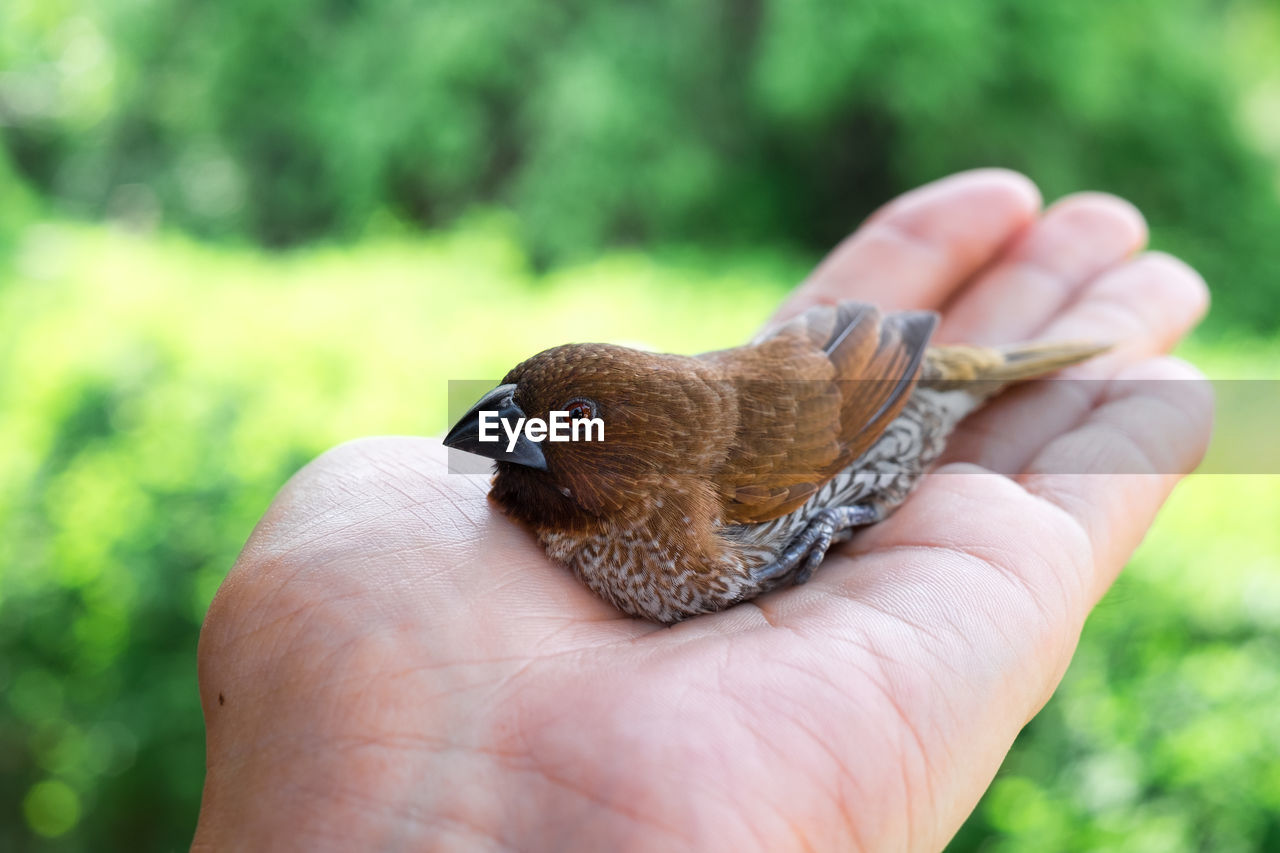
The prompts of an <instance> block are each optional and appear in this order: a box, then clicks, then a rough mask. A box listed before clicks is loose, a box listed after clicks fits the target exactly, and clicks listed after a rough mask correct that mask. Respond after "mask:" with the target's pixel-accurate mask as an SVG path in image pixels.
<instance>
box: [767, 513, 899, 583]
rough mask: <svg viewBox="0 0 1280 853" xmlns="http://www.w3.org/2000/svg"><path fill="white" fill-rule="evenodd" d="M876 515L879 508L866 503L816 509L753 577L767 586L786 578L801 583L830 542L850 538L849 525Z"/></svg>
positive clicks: (871, 519)
mask: <svg viewBox="0 0 1280 853" xmlns="http://www.w3.org/2000/svg"><path fill="white" fill-rule="evenodd" d="M880 518H881V513H880V510H879V509H877V508H876V507H874V506H871V505H868V504H853V505H852V506H836V507H829V508H827V509H824V510H819V511H818V512H817V513H815V514H814V516H813V518H812V519H811V520H810V521H809V523H808V525H806V526H805V528H804V530H802V531H800V533H799V534H798V535H797V536H796V537H795V538H794V539H792V540H791V543H790V544H789V545H787V547H786V549H785V550H784V551H783V552H782V553H781V554H779V555H778V559H776V560H774V561H773V562H772V563H769V564H767V565H764V566H761V567H760V568H758V569H756V570H755V572H754V573H753V574H754V580H755V581H756V582H757V583H759V584H768V585H769V586H771V587H776V586H781V585H782V584H783V583H787V582H790V583H793V584H802V583H804V582H805V581H807V580H809V578H810V577H812V576H813V572H814V570H815V569H817V568H818V566H819V565H820V564H821V563H822V560H823V558H825V557H826V556H827V551H828V550H829V549H830V548H831V546H832V545H837V544H839V543H841V542H844V541H846V540H848V539H850V538H851V537H852V536H853V528H855V527H861V526H862V525H865V524H873V523H875V522H877V521H879V520H880Z"/></svg>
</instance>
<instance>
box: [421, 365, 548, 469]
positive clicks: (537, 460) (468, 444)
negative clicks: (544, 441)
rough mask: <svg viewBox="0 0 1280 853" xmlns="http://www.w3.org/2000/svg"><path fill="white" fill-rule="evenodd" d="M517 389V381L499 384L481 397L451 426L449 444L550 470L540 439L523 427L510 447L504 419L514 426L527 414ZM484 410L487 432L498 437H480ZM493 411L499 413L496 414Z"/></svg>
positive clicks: (487, 456) (489, 456)
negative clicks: (526, 434) (481, 418)
mask: <svg viewBox="0 0 1280 853" xmlns="http://www.w3.org/2000/svg"><path fill="white" fill-rule="evenodd" d="M515 391H516V386H514V385H499V386H498V387H497V388H494V389H493V390H492V391H490V392H489V393H488V394H485V395H484V396H483V397H481V398H480V402H478V403H476V404H475V405H474V406H472V407H471V409H470V411H468V412H467V413H466V414H465V415H463V416H462V417H461V418H459V419H458V422H457V423H456V424H454V425H453V429H451V430H449V434H448V435H446V436H445V437H444V445H445V447H452V448H453V449H454V450H465V451H466V452H467V453H474V454H476V455H477V456H484V457H486V458H489V459H496V460H498V461H499V462H514V463H515V464H517V465H523V466H525V467H526V468H536V469H537V470H539V471H545V470H547V457H545V456H543V455H542V445H540V444H539V443H538V442H536V441H530V440H529V439H528V438H527V437H526V436H525V433H524V430H523V429H522V430H521V431H520V435H519V437H518V438H517V439H516V443H515V446H514V447H512V448H511V450H510V452H508V451H507V445H508V444H510V443H511V439H510V437H509V436H508V435H507V432H506V430H505V429H504V428H503V426H502V424H503V422H505V423H507V424H508V425H509V426H510V427H511V429H515V428H516V424H517V423H519V422H520V421H521V420H522V419H523V418H524V416H525V414H524V410H523V409H521V408H520V407H519V406H517V405H516V401H515V396H514V395H515ZM481 413H484V414H485V415H486V418H485V423H486V424H487V426H486V433H487V435H488V436H490V437H496V439H494V440H488V441H481V440H480V427H481V424H480V415H481ZM490 413H496V417H495V416H494V415H492V414H490ZM522 426H523V424H522Z"/></svg>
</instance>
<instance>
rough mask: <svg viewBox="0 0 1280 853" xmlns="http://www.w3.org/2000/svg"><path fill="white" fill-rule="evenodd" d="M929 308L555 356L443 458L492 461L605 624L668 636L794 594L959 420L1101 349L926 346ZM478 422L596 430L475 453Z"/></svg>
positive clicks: (843, 312)
mask: <svg viewBox="0 0 1280 853" xmlns="http://www.w3.org/2000/svg"><path fill="white" fill-rule="evenodd" d="M936 322H937V317H936V315H935V314H933V313H930V312H922V311H919V312H902V313H895V314H888V315H884V314H881V313H880V312H879V311H877V310H876V309H875V308H874V307H872V306H870V305H865V304H861V303H856V302H842V303H840V304H839V305H836V306H830V307H828V306H824V307H819V308H814V309H811V310H809V311H807V312H806V313H804V314H802V315H801V316H799V317H797V318H795V319H794V320H792V321H790V322H789V323H787V324H785V325H784V326H782V327H780V328H778V329H776V330H774V331H772V332H770V333H768V334H766V335H764V336H762V337H760V338H758V339H757V340H755V341H752V342H751V343H749V344H747V345H745V346H742V347H737V348H735V349H729V350H721V351H717V352H709V353H703V354H702V355H698V356H680V355H665V354H655V353H648V352H640V351H636V350H632V349H627V348H625V347H618V346H611V345H608V344H569V345H566V346H561V347H555V348H554V349H550V350H546V351H545V352H542V353H539V354H538V355H535V356H533V357H532V358H530V359H528V360H526V361H524V362H523V363H521V364H519V365H518V366H516V367H515V368H514V369H512V370H511V372H510V373H508V374H507V376H506V378H504V379H503V383H502V385H501V386H499V388H497V389H495V390H494V391H493V392H490V393H489V394H487V395H486V396H485V398H484V399H483V400H481V401H480V403H477V404H476V406H475V407H474V408H473V409H472V410H471V411H470V412H468V414H467V415H465V416H464V417H463V418H462V419H461V420H460V421H459V422H458V424H457V425H456V426H455V427H454V428H453V429H452V430H451V431H450V433H449V435H448V436H447V437H446V439H445V443H446V444H448V445H449V446H451V447H456V448H458V449H463V450H468V451H471V452H477V453H480V454H482V455H485V456H488V457H490V458H493V459H495V460H496V461H497V473H496V476H495V478H494V482H493V489H492V491H491V493H490V494H491V497H492V498H493V499H494V500H495V501H496V502H497V503H498V504H499V505H500V506H501V507H502V508H503V509H504V510H505V511H506V512H507V513H508V514H509V515H510V516H512V517H513V518H515V519H517V520H519V521H521V522H523V523H524V524H526V525H528V526H529V527H530V528H531V529H532V530H533V532H534V533H535V534H536V535H537V537H538V539H539V541H540V542H541V543H542V545H543V546H544V547H545V548H546V550H547V552H548V554H550V555H551V556H552V557H553V558H554V559H556V560H557V561H559V562H561V563H563V564H565V565H567V566H568V567H569V568H570V569H572V570H573V571H574V573H575V574H576V575H577V576H578V577H579V578H581V579H582V580H583V581H584V582H585V583H586V584H587V585H588V586H589V587H590V588H591V589H593V590H594V591H595V592H596V593H598V594H599V595H600V596H602V597H603V598H605V599H606V600H607V601H610V602H611V603H613V604H614V605H615V606H616V607H618V608H619V609H620V610H623V611H625V612H627V613H629V614H632V615H635V616H641V617H644V618H647V619H652V620H654V621H658V622H675V621H678V620H680V619H683V618H686V617H688V616H692V615H695V614H698V613H706V612H710V611H714V610H720V609H723V608H725V607H728V606H730V605H733V604H735V603H737V602H740V601H744V600H747V599H750V598H752V597H754V596H756V595H759V594H760V593H762V592H765V591H768V590H770V589H774V588H776V587H779V586H782V585H784V584H789V583H802V582H803V581H804V580H806V579H807V578H808V576H809V575H810V574H811V573H812V571H813V570H814V568H816V566H817V565H818V563H820V562H821V560H822V558H823V556H824V555H825V553H826V551H827V549H828V548H829V547H830V546H831V545H832V544H833V543H835V542H839V541H842V540H843V539H847V538H848V537H849V536H850V535H851V533H852V529H853V528H854V527H856V526H858V525H862V524H869V523H873V522H875V521H878V520H880V519H882V518H884V517H885V515H887V514H888V513H889V512H890V511H892V510H893V509H894V508H895V507H896V506H897V505H898V504H900V503H901V502H902V501H903V500H904V499H905V498H906V496H907V494H908V492H909V491H910V490H911V488H912V487H913V486H914V485H915V483H916V481H917V480H918V479H919V477H920V475H921V474H922V473H923V472H924V471H925V470H926V468H927V467H928V465H929V464H930V463H931V462H933V460H934V459H936V458H937V456H938V454H939V453H940V452H941V451H942V447H943V444H944V441H945V439H946V437H947V435H948V434H949V433H950V432H951V431H952V429H954V427H955V425H956V424H957V423H958V422H959V420H960V419H961V418H963V417H964V416H965V415H966V414H968V413H969V412H971V411H972V410H973V409H975V408H977V407H978V406H979V405H980V404H981V403H982V402H983V401H984V400H985V399H986V398H987V397H989V396H990V395H991V394H993V393H995V392H996V391H998V390H999V389H1000V388H1001V387H1003V386H1004V385H1005V384H1007V383H1009V382H1013V381H1018V380H1022V379H1026V378H1029V377H1033V376H1038V375H1041V374H1044V373H1048V372H1051V371H1053V370H1057V369H1058V368H1061V367H1064V366H1066V365H1069V364H1073V363H1075V362H1078V361H1082V360H1084V359H1086V358H1089V357H1091V356H1093V355H1095V354H1096V353H1098V352H1101V351H1102V350H1103V349H1105V347H1100V346H1095V345H1092V344H1074V343H1063V344H1051V345H1044V344H1027V345H1017V346H1012V347H1004V348H987V347H967V346H947V347H932V348H930V347H929V346H928V342H929V337H930V335H931V334H932V332H933V329H934V326H935V325H936ZM481 411H498V412H499V413H500V415H499V416H500V417H503V418H510V419H511V420H512V421H513V422H514V419H515V418H518V417H524V416H529V417H540V418H547V417H548V416H549V413H550V412H553V411H570V412H572V413H573V415H574V416H576V417H598V418H600V419H601V420H602V421H603V424H604V427H603V432H604V440H603V441H573V442H549V441H544V442H533V441H530V440H529V439H527V438H524V437H522V438H520V439H519V441H518V442H517V443H516V445H515V446H514V448H513V449H511V450H508V442H507V441H506V438H505V437H504V438H503V440H501V441H499V442H496V443H485V442H481V441H479V440H478V434H479V430H478V420H479V413H480V412H481Z"/></svg>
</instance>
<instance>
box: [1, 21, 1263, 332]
mask: <svg viewBox="0 0 1280 853" xmlns="http://www.w3.org/2000/svg"><path fill="white" fill-rule="evenodd" d="M6 6H7V8H8V11H7V12H0V23H2V24H3V27H2V28H0V32H2V33H3V35H0V62H3V64H5V65H6V66H8V67H11V68H13V69H15V70H14V71H13V72H11V73H10V74H8V75H6V76H5V77H4V82H3V84H2V85H0V121H3V123H4V124H7V125H8V128H7V130H6V131H5V133H4V140H5V143H6V145H7V146H8V148H9V150H10V152H11V154H12V156H13V158H14V159H15V161H16V162H17V164H18V166H19V167H20V168H21V169H22V171H23V172H24V173H25V174H26V175H28V176H30V177H31V178H32V179H34V180H35V181H36V183H37V184H38V185H39V186H40V187H41V188H43V189H44V190H45V191H46V192H50V193H53V194H54V195H55V196H57V197H58V198H59V199H61V200H62V202H63V203H64V204H65V205H66V206H67V207H68V208H70V209H74V210H79V211H83V212H86V213H90V214H93V213H101V212H106V213H108V214H110V215H112V216H116V217H119V218H123V219H125V220H126V221H136V222H140V223H142V224H146V223H148V222H150V221H152V220H153V219H154V218H155V216H156V215H157V214H158V213H159V212H163V213H164V215H166V216H168V217H169V218H171V219H172V220H174V221H176V222H178V223H180V224H182V225H183V226H185V227H189V228H192V229H194V230H196V231H198V232H200V233H203V234H210V235H217V234H223V235H238V234H245V235H249V236H250V237H252V238H253V239H256V240H259V241H261V242H263V243H265V244H267V245H273V246H281V245H289V244H294V243H298V242H300V241H305V240H308V239H312V238H315V237H319V236H325V235H340V236H341V235H355V234H358V233H359V232H360V231H361V229H362V228H363V227H364V225H365V223H366V222H367V221H368V219H369V217H370V216H371V215H372V214H374V213H375V212H377V211H379V210H390V211H392V212H394V213H395V214H397V215H398V216H400V217H403V218H407V219H410V220H413V221H417V222H421V223H423V224H427V225H440V224H443V223H447V222H449V221H451V220H453V219H454V218H455V217H457V216H458V215H459V214H460V213H463V212H464V211H466V210H467V209H468V208H470V207H471V206H473V205H476V204H486V205H487V204H496V205H504V206H508V207H510V208H512V209H514V210H515V211H516V212H517V214H518V215H519V216H520V220H521V223H522V230H523V237H524V240H525V242H526V244H527V245H528V246H530V247H531V249H532V251H533V253H534V257H535V259H537V260H541V261H543V262H546V261H553V262H554V261H563V260H565V259H568V258H572V257H574V256H577V255H582V254H584V253H590V252H592V251H595V250H597V249H598V248H599V247H601V246H602V245H604V244H609V243H637V242H638V243H654V242H669V241H675V242H701V243H704V244H719V245H741V244H746V243H756V242H760V241H764V242H772V243H787V244H790V245H793V246H800V247H804V248H806V249H807V250H810V251H821V250H823V249H824V248H825V247H827V246H829V245H830V244H831V243H832V242H833V241H834V240H836V239H837V238H838V237H839V236H841V235H842V234H844V233H845V232H846V231H847V230H848V229H849V228H850V227H851V226H852V225H853V224H854V223H856V221H857V220H858V219H859V218H860V217H861V216H863V215H864V214H865V213H866V212H867V211H868V210H870V209H871V207H873V206H874V205H875V204H877V203H879V202H880V201H882V200H883V199H884V198H887V197H889V196H891V195H892V194H893V193H894V192H896V191H898V190H900V189H903V188H905V187H908V186H911V185H914V184H918V183H921V182H924V181H926V180H929V179H932V178H934V177H937V176H939V175H942V174H945V173H948V172H951V171H955V170H958V169H963V168H967V167H972V166H980V165H1006V166H1011V167H1013V168H1017V169H1021V170H1023V171H1026V172H1027V173H1029V174H1031V175H1032V176H1034V177H1035V179H1036V180H1037V181H1038V182H1039V183H1040V184H1041V185H1042V186H1043V187H1044V189H1045V190H1046V194H1047V195H1049V196H1050V197H1052V196H1056V195H1060V194H1062V193H1064V192H1069V191H1072V190H1077V189H1084V188H1098V189H1107V190H1111V191H1114V192H1118V193H1120V194H1122V195H1125V196H1128V197H1130V198H1131V199H1133V200H1134V201H1135V202H1136V203H1137V204H1138V205H1139V206H1140V207H1141V208H1142V209H1143V210H1144V211H1146V213H1147V214H1148V216H1149V217H1150V218H1151V221H1152V225H1153V230H1154V232H1155V234H1156V238H1157V242H1158V243H1161V244H1163V245H1166V246H1168V247H1170V248H1172V249H1174V250H1176V251H1177V253H1178V254H1181V255H1185V256H1187V257H1188V258H1189V260H1191V261H1192V262H1193V263H1195V264H1197V265H1199V266H1200V267H1202V268H1203V269H1204V271H1205V273H1206V275H1207V276H1208V277H1209V278H1210V280H1211V281H1222V282H1230V283H1231V284H1232V286H1231V288H1230V289H1229V290H1228V291H1227V292H1226V293H1225V294H1224V297H1223V298H1222V299H1221V300H1220V301H1219V304H1218V310H1217V312H1216V315H1215V316H1216V317H1217V318H1218V319H1219V320H1220V321H1221V322H1228V323H1234V324H1237V325H1242V326H1245V327H1249V328H1253V329H1268V330H1269V329H1274V328H1276V327H1277V326H1280V284H1278V282H1280V260H1277V257H1276V254H1275V253H1274V252H1272V251H1268V249H1269V245H1270V239H1271V235H1272V234H1273V233H1274V232H1275V229H1276V228H1277V225H1278V224H1280V203H1278V202H1277V197H1276V164H1275V163H1271V162H1268V161H1267V160H1266V159H1265V158H1264V157H1263V156H1262V155H1261V154H1259V153H1258V152H1257V151H1255V150H1254V148H1253V147H1252V146H1251V144H1248V143H1246V142H1244V141H1242V135H1241V133H1240V128H1239V127H1238V125H1239V115H1238V114H1239V112H1240V110H1239V103H1240V100H1241V91H1240V86H1239V85H1237V82H1238V81H1237V76H1238V75H1233V74H1232V73H1230V72H1229V68H1228V65H1229V64H1230V63H1228V62H1227V61H1226V57H1227V54H1228V53H1229V51H1230V49H1231V45H1232V43H1231V42H1230V41H1229V39H1228V36H1229V35H1230V34H1231V33H1236V35H1237V36H1238V32H1239V30H1240V29H1241V28H1240V27H1239V26H1235V27H1232V26H1230V22H1232V21H1235V20H1238V19H1240V18H1241V17H1242V16H1246V17H1248V18H1249V20H1250V21H1251V22H1253V23H1254V24H1258V25H1262V24H1266V23H1267V22H1270V24H1269V25H1271V26H1274V25H1275V24H1276V21H1277V20H1280V18H1278V17H1277V14H1278V13H1277V11H1276V10H1275V9H1274V7H1271V6H1269V5H1268V4H1267V3H1265V2H1264V0H1228V2H1225V3H1224V2H1219V0H1128V2H1124V3H1114V2H1109V0H1045V2H1039V3H1025V2H1022V0H956V2H952V3H948V4H945V5H944V6H938V5H937V4H935V3H927V2H924V0H713V2H707V3H695V4H690V3H679V2H674V0H660V2H657V3H652V4H644V5H639V4H634V3H622V2H612V0H567V2H564V3H554V4H553V3H543V2H536V0H472V2H469V3H455V2H446V1H445V0H431V2H408V0H272V2H264V0H227V2H224V3H193V2H190V0H153V2H148V3H141V2H118V3H115V4H112V5H109V6H105V7H104V6H102V4H98V3H90V2H87V0H60V2H58V3H53V4H51V3H48V2H46V0H13V2H11V3H9V4H6Z"/></svg>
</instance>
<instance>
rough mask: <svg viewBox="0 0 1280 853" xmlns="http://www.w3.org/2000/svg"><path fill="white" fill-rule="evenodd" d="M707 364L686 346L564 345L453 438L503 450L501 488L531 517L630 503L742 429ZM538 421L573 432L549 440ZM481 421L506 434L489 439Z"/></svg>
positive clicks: (520, 368)
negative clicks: (665, 351)
mask: <svg viewBox="0 0 1280 853" xmlns="http://www.w3.org/2000/svg"><path fill="white" fill-rule="evenodd" d="M705 374H706V368H705V367H704V366H703V365H702V364H701V363H699V362H698V361H697V360H695V359H692V358H687V357H684V356H673V355H659V354H655V353H647V352H641V351H639V350H633V349H628V348H626V347H619V346H613V345H608V344H568V345H565V346H560V347H555V348H553V349H549V350H546V351H544V352H541V353H539V354H537V355H535V356H533V357H532V358H529V359H527V360H526V361H524V362H522V363H521V364H519V365H517V366H516V367H515V368H513V369H512V370H511V371H510V372H509V373H508V374H507V375H506V377H504V378H503V380H502V384H500V385H499V386H498V387H497V388H495V389H493V390H492V391H490V392H489V393H488V394H486V395H485V396H484V397H482V398H481V399H480V401H479V402H478V403H476V404H475V405H474V406H473V407H472V408H471V409H470V410H469V411H468V412H467V413H466V414H465V415H463V416H462V418H461V419H459V421H458V422H457V423H456V424H455V425H454V427H453V429H451V430H450V431H449V433H448V435H447V436H446V437H445V441H444V443H445V444H446V445H447V446H449V447H452V448H455V449H457V450H465V451H467V452H470V453H476V454H479V455H481V456H485V457H488V458H490V459H493V460H495V461H496V463H497V475H496V478H495V480H494V489H493V493H492V494H493V497H494V498H495V499H496V500H497V501H498V502H499V503H500V504H502V505H503V506H504V508H506V509H508V510H509V511H512V512H513V513H514V514H516V515H517V516H523V517H524V518H525V519H526V520H529V521H535V522H542V523H558V522H564V521H568V520H570V519H571V518H572V517H573V516H581V515H583V514H587V515H591V516H605V515H612V514H615V513H619V512H626V510H627V509H628V507H630V506H634V505H636V504H639V503H642V502H643V501H645V500H647V499H650V498H652V496H653V494H654V490H655V489H657V490H658V491H661V490H662V488H663V484H668V485H669V484H671V483H675V482H678V481H679V480H680V479H681V478H682V476H688V475H693V474H700V473H703V472H706V471H707V470H709V469H710V468H712V467H714V463H715V459H710V458H708V455H711V456H722V455H723V454H724V453H725V452H726V447H727V444H728V442H720V441H716V440H715V438H714V437H715V435H717V434H718V433H720V432H721V431H722V430H725V429H727V430H728V434H729V435H732V431H733V429H734V423H733V422H732V421H733V420H734V419H733V417H732V414H731V412H732V407H731V401H729V400H728V399H726V396H725V393H724V389H723V388H719V387H717V383H715V382H709V381H707V376H706V375H705ZM493 413H496V414H493ZM535 419H536V420H538V421H541V422H542V423H543V424H545V425H546V426H547V428H549V429H556V428H557V423H558V424H559V427H558V429H559V435H560V436H565V435H568V436H569V437H568V438H567V439H565V438H560V439H553V438H551V437H548V436H545V435H544V437H543V438H541V440H538V438H537V435H538V434H539V433H540V432H541V430H539V429H538V428H537V427H536V426H535V427H532V428H531V426H530V424H531V423H533V422H534V420H535ZM502 423H505V425H502ZM517 429H518V432H516V430H517ZM482 430H483V431H485V433H486V434H487V436H488V437H489V438H492V437H494V436H496V437H497V438H498V440H496V441H494V440H483V441H482V440H481V439H482ZM509 430H510V431H509ZM708 430H710V432H711V440H710V441H708V440H707V439H708V432H707V431H708Z"/></svg>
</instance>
